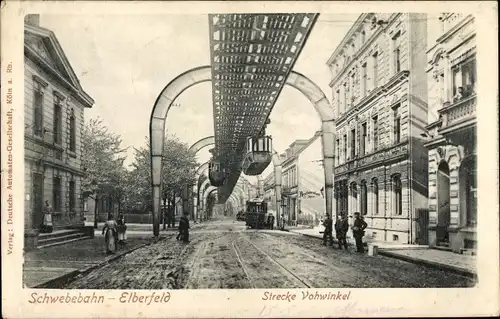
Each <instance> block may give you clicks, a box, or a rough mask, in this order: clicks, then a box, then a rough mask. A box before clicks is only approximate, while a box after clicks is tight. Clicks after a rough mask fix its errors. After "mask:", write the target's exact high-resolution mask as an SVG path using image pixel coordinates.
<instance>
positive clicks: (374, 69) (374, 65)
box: [372, 52, 378, 89]
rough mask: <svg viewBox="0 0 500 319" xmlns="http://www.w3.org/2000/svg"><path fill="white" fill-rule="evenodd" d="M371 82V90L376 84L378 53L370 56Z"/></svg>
mask: <svg viewBox="0 0 500 319" xmlns="http://www.w3.org/2000/svg"><path fill="white" fill-rule="evenodd" d="M372 81H373V85H372V89H375V88H376V87H377V83H378V52H375V54H374V55H372Z"/></svg>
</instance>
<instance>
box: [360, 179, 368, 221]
mask: <svg viewBox="0 0 500 319" xmlns="http://www.w3.org/2000/svg"><path fill="white" fill-rule="evenodd" d="M367 213H368V192H367V190H366V181H362V182H361V214H362V215H366V214H367Z"/></svg>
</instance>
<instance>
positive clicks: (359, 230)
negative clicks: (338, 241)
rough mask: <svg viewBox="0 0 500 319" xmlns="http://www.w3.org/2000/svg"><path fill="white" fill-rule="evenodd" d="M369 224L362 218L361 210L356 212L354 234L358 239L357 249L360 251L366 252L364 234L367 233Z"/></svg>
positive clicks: (353, 226)
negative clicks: (366, 229)
mask: <svg viewBox="0 0 500 319" xmlns="http://www.w3.org/2000/svg"><path fill="white" fill-rule="evenodd" d="M367 226H368V224H367V223H366V222H365V221H364V220H363V219H362V218H361V215H360V214H359V212H355V213H354V224H353V225H352V235H353V236H354V239H355V240H356V251H357V252H358V253H364V252H365V248H364V247H363V236H364V235H365V228H366V227H367Z"/></svg>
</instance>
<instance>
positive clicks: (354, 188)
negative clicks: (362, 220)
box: [350, 182, 358, 213]
mask: <svg viewBox="0 0 500 319" xmlns="http://www.w3.org/2000/svg"><path fill="white" fill-rule="evenodd" d="M357 211H358V185H356V183H355V182H353V183H351V212H350V213H355V212H357Z"/></svg>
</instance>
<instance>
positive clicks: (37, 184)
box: [32, 174, 43, 228]
mask: <svg viewBox="0 0 500 319" xmlns="http://www.w3.org/2000/svg"><path fill="white" fill-rule="evenodd" d="M42 223H43V175H42V174H33V226H32V227H33V228H40V226H41V225H42Z"/></svg>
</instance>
